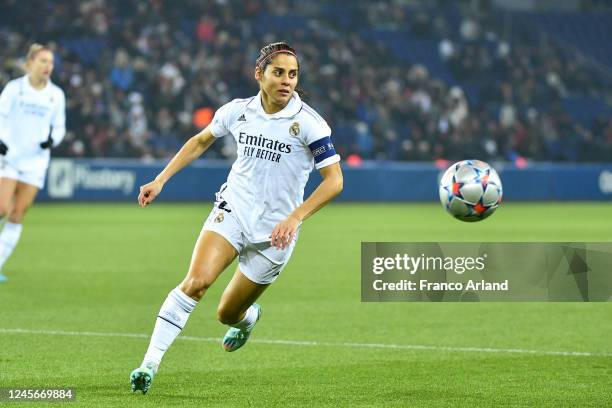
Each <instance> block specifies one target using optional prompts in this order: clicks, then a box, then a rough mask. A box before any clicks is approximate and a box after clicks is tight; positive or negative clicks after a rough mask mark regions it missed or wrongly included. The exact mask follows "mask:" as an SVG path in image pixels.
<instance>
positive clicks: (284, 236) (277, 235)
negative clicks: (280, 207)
mask: <svg viewBox="0 0 612 408" xmlns="http://www.w3.org/2000/svg"><path fill="white" fill-rule="evenodd" d="M299 226H300V220H299V219H298V218H297V217H296V216H295V215H292V214H291V215H289V216H288V217H287V218H285V219H284V220H283V221H281V222H279V223H278V224H276V226H275V227H274V229H273V230H272V235H270V245H272V246H273V247H276V248H278V249H285V248H287V247H288V246H289V244H291V241H293V237H295V233H296V232H297V229H298V227H299Z"/></svg>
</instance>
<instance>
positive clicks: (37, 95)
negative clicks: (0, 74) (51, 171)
mask: <svg viewBox="0 0 612 408" xmlns="http://www.w3.org/2000/svg"><path fill="white" fill-rule="evenodd" d="M65 106H66V97H65V96H64V92H63V91H62V90H61V89H60V88H59V87H58V86H57V85H55V84H53V83H51V81H49V82H48V83H47V85H46V86H45V87H44V88H43V89H40V90H37V89H35V88H34V87H33V86H32V85H31V84H30V81H29V80H28V77H27V75H26V76H23V77H21V78H17V79H14V80H12V81H10V82H9V83H8V84H7V85H6V87H5V88H4V90H3V91H2V94H0V139H1V140H2V141H3V142H4V143H5V144H6V145H7V146H8V153H7V155H6V157H5V160H6V161H7V162H8V163H10V164H11V165H12V166H14V167H15V168H17V169H19V170H23V171H26V170H32V169H33V168H41V167H42V168H46V167H47V166H48V165H49V157H50V151H49V149H42V148H41V147H40V143H41V142H44V141H46V140H47V138H48V137H49V131H50V129H52V130H53V131H52V133H51V137H52V138H53V145H54V146H57V145H58V144H59V143H60V142H61V141H62V139H63V138H64V135H65V133H66V113H65Z"/></svg>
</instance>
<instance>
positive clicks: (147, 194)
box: [138, 180, 164, 208]
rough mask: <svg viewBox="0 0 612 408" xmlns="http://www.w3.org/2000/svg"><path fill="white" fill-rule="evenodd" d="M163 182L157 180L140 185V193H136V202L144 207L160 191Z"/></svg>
mask: <svg viewBox="0 0 612 408" xmlns="http://www.w3.org/2000/svg"><path fill="white" fill-rule="evenodd" d="M162 188H164V184H163V183H162V182H161V181H159V180H153V181H152V182H150V183H148V184H145V185H144V186H140V194H138V204H139V205H140V206H141V207H142V208H144V207H146V206H147V205H149V204H151V203H152V202H153V200H155V198H157V196H158V195H159V193H161V191H162Z"/></svg>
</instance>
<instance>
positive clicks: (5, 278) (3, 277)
mask: <svg viewBox="0 0 612 408" xmlns="http://www.w3.org/2000/svg"><path fill="white" fill-rule="evenodd" d="M7 280H8V278H7V277H6V276H5V275H3V274H1V273H0V282H6V281H7Z"/></svg>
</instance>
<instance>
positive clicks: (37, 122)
mask: <svg viewBox="0 0 612 408" xmlns="http://www.w3.org/2000/svg"><path fill="white" fill-rule="evenodd" d="M25 68H26V75H24V76H22V77H21V78H17V79H14V80H12V81H10V82H9V83H8V84H6V87H5V88H4V90H3V91H2V94H0V155H1V156H2V157H1V158H0V161H1V165H0V218H2V217H5V216H7V215H8V220H7V221H6V223H5V225H4V229H3V230H2V233H0V271H1V270H2V267H3V266H4V263H5V262H6V260H7V259H8V258H9V256H10V255H11V253H12V252H13V249H15V246H16V245H17V241H19V236H20V235H21V230H22V225H21V224H22V222H23V217H24V215H25V213H26V211H27V210H28V208H29V207H30V206H31V205H32V203H33V202H34V198H35V197H36V194H37V193H38V190H40V189H41V188H42V187H43V185H44V184H45V176H46V174H47V167H49V158H50V156H51V153H50V149H51V148H52V147H55V146H57V145H58V144H59V143H60V142H61V141H62V139H63V138H64V134H65V133H66V127H65V124H66V113H65V106H66V98H65V96H64V92H63V91H62V90H61V89H60V88H59V87H58V86H57V85H55V84H54V83H52V82H51V79H50V78H51V73H52V72H53V53H52V52H51V50H50V49H49V48H46V47H44V46H42V45H40V44H33V45H32V46H31V47H30V50H29V51H28V55H27V58H26V64H25ZM5 280H6V276H4V275H2V274H1V273H0V282H2V281H5Z"/></svg>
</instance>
